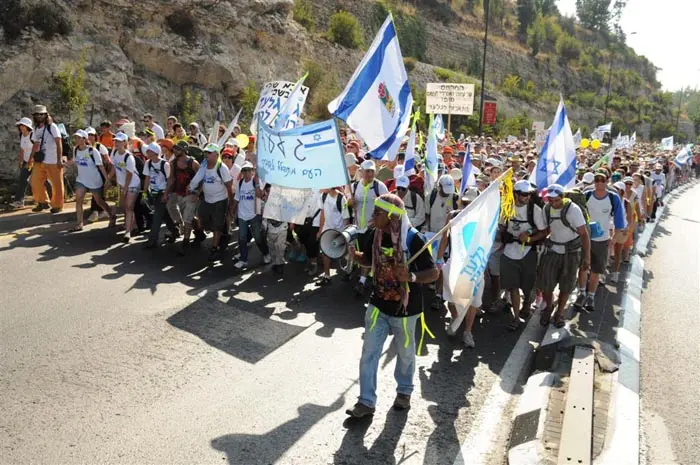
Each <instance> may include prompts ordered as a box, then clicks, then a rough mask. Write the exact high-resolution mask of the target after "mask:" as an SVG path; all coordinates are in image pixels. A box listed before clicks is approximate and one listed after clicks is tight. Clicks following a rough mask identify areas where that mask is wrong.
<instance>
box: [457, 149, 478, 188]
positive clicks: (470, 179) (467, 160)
mask: <svg viewBox="0 0 700 465" xmlns="http://www.w3.org/2000/svg"><path fill="white" fill-rule="evenodd" d="M471 186H476V176H474V170H473V169H472V146H471V144H467V154H466V155H465V156H464V166H463V167H462V184H461V185H460V186H459V194H460V195H462V194H464V191H465V190H467V187H471Z"/></svg>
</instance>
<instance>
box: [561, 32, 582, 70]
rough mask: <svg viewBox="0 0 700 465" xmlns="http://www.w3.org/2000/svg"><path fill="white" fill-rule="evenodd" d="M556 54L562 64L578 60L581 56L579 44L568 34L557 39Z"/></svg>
mask: <svg viewBox="0 0 700 465" xmlns="http://www.w3.org/2000/svg"><path fill="white" fill-rule="evenodd" d="M557 54H559V58H560V60H561V61H562V62H564V63H568V62H569V61H571V60H578V58H579V56H581V42H579V41H578V40H576V38H574V37H572V36H570V35H569V34H562V35H561V36H559V39H557Z"/></svg>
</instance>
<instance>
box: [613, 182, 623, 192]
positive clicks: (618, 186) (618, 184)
mask: <svg viewBox="0 0 700 465" xmlns="http://www.w3.org/2000/svg"><path fill="white" fill-rule="evenodd" d="M613 187H615V189H620V190H621V191H624V190H625V189H626V187H625V183H624V182H622V181H617V182H616V183H615V184H613Z"/></svg>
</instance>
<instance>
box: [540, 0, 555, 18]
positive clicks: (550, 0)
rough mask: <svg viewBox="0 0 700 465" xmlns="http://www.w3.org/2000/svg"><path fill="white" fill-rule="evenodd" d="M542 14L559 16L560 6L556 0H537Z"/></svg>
mask: <svg viewBox="0 0 700 465" xmlns="http://www.w3.org/2000/svg"><path fill="white" fill-rule="evenodd" d="M537 1H538V3H539V5H538V6H539V10H540V13H541V14H542V16H559V8H557V4H556V2H555V0H537Z"/></svg>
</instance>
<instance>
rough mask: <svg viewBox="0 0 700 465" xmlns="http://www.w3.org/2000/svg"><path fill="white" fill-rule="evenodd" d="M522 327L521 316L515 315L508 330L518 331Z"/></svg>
mask: <svg viewBox="0 0 700 465" xmlns="http://www.w3.org/2000/svg"><path fill="white" fill-rule="evenodd" d="M518 328H520V318H518V317H513V319H512V320H510V323H509V324H508V331H517V330H518Z"/></svg>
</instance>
